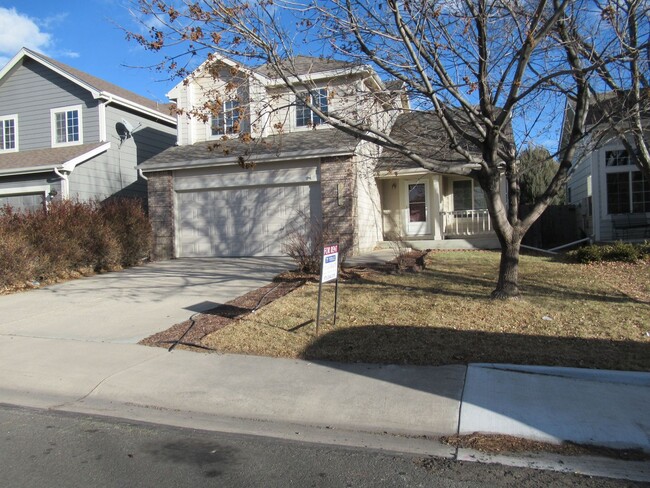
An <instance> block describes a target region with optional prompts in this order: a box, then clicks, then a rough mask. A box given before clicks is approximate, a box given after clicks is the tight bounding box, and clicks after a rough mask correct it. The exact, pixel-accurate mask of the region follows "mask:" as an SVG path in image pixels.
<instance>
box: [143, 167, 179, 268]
mask: <svg viewBox="0 0 650 488" xmlns="http://www.w3.org/2000/svg"><path fill="white" fill-rule="evenodd" d="M147 178H148V179H149V181H148V182H147V183H148V185H147V186H148V192H149V218H150V220H151V227H152V228H153V249H152V256H151V257H152V259H154V260H156V261H158V260H164V259H173V258H174V257H176V256H175V249H174V241H175V238H174V237H175V225H174V183H173V174H172V172H171V171H160V172H156V173H148V174H147Z"/></svg>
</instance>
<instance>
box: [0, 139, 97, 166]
mask: <svg viewBox="0 0 650 488" xmlns="http://www.w3.org/2000/svg"><path fill="white" fill-rule="evenodd" d="M104 144H106V143H105V142H95V143H92V144H81V145H79V146H66V147H48V148H45V149H33V150H30V151H19V152H10V153H6V154H0V170H12V169H15V170H20V169H25V170H29V169H32V168H38V167H41V166H45V167H52V168H54V167H58V166H61V165H62V164H63V163H65V162H67V161H70V160H71V159H74V158H76V157H79V156H81V155H83V154H85V153H87V152H89V151H92V150H93V149H96V148H98V147H99V146H102V145H104ZM17 173H19V171H17Z"/></svg>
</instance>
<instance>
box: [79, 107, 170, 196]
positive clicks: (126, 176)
mask: <svg viewBox="0 0 650 488" xmlns="http://www.w3.org/2000/svg"><path fill="white" fill-rule="evenodd" d="M122 119H125V120H126V121H128V122H129V123H130V124H131V125H132V126H133V127H134V128H135V130H134V131H133V136H132V137H130V138H128V139H125V140H124V141H122V140H121V139H120V135H119V134H120V132H121V130H120V127H119V126H120V125H122ZM106 137H107V141H108V142H110V143H111V147H110V149H109V150H108V151H107V152H106V153H103V154H100V155H99V156H97V157H95V158H93V159H92V160H90V161H86V162H85V163H83V164H81V165H79V166H78V167H77V168H76V169H75V171H74V172H73V173H72V174H71V175H70V196H71V197H73V198H74V197H78V198H80V199H82V200H88V199H93V198H98V199H104V198H107V197H109V196H111V195H115V194H117V195H119V196H136V197H141V198H143V199H144V198H146V196H147V187H146V181H145V180H143V179H142V178H140V177H138V173H137V169H136V166H137V165H139V164H140V163H142V162H143V161H146V160H147V159H149V158H151V157H152V156H155V155H156V154H158V153H159V152H161V151H163V150H164V149H167V148H168V147H170V146H172V145H174V144H175V143H176V129H175V128H174V127H170V126H169V125H168V124H163V123H161V122H158V121H156V120H152V119H150V118H147V117H143V116H142V115H139V114H135V113H132V112H130V111H126V110H123V109H121V108H120V107H115V106H108V107H106Z"/></svg>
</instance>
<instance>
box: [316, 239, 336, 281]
mask: <svg viewBox="0 0 650 488" xmlns="http://www.w3.org/2000/svg"><path fill="white" fill-rule="evenodd" d="M338 275H339V245H338V244H332V245H330V246H325V247H323V263H322V266H321V272H320V282H321V283H327V282H328V281H333V280H335V279H336V278H338Z"/></svg>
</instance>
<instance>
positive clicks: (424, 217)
mask: <svg viewBox="0 0 650 488" xmlns="http://www.w3.org/2000/svg"><path fill="white" fill-rule="evenodd" d="M405 190H406V235H409V236H420V235H426V234H430V233H431V219H430V216H429V182H428V181H407V182H405Z"/></svg>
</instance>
